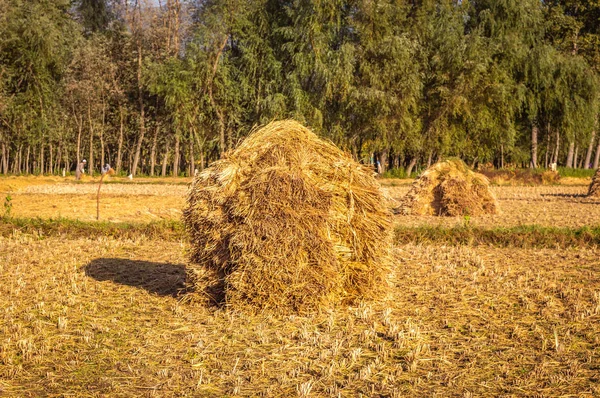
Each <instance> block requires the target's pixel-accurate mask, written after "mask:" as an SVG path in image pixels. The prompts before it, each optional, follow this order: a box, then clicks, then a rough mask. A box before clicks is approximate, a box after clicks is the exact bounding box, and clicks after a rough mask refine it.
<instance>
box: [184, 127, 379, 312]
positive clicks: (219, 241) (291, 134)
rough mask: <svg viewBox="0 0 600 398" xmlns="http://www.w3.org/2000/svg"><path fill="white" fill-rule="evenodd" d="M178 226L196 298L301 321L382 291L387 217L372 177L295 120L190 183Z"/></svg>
mask: <svg viewBox="0 0 600 398" xmlns="http://www.w3.org/2000/svg"><path fill="white" fill-rule="evenodd" d="M184 221H185V225H186V229H187V231H188V232H189V234H190V237H191V248H190V249H191V250H190V254H191V263H190V264H189V265H188V266H187V276H188V285H189V286H190V287H191V288H192V290H194V291H195V292H196V295H195V297H206V298H208V299H209V300H211V301H216V302H220V303H223V302H225V304H227V305H228V306H233V307H235V308H244V309H250V310H263V309H270V310H277V311H279V312H296V311H297V312H304V311H306V310H312V309H316V308H319V307H321V306H329V305H332V304H335V303H336V302H340V301H347V300H353V299H356V298H359V297H369V296H378V295H379V293H381V292H382V289H383V288H384V287H385V286H386V275H387V273H388V254H389V253H388V250H389V246H390V227H391V213H390V212H389V210H388V207H387V203H386V199H385V198H384V196H383V194H382V192H381V190H380V186H379V184H378V183H377V181H376V180H375V178H374V175H373V172H372V170H371V169H369V168H367V167H365V166H363V165H361V164H359V163H357V162H356V161H354V160H353V159H352V157H351V156H350V155H348V154H346V153H344V152H343V151H341V150H340V149H338V148H337V147H336V146H335V145H334V144H332V143H331V142H327V141H324V140H322V139H320V138H318V137H317V136H316V135H315V134H314V133H313V132H311V131H310V130H309V129H307V128H306V127H304V126H302V125H301V124H300V123H297V122H295V121H290V120H288V121H281V122H272V123H270V124H269V125H267V126H265V127H263V128H262V129H259V130H257V131H255V132H253V133H252V134H250V136H248V137H247V138H246V139H245V140H244V142H242V143H241V145H240V146H239V147H237V148H236V149H235V150H233V151H231V152H229V153H227V154H226V155H225V157H224V158H223V159H221V160H219V161H217V162H215V163H214V164H213V165H212V166H211V167H210V168H209V169H207V170H205V171H204V172H202V173H200V174H199V175H198V176H196V177H195V179H194V182H193V184H192V187H191V190H190V193H189V196H188V204H187V207H186V209H185V210H184Z"/></svg>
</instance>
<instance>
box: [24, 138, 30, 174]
mask: <svg viewBox="0 0 600 398" xmlns="http://www.w3.org/2000/svg"><path fill="white" fill-rule="evenodd" d="M30 149H31V147H30V146H29V145H27V155H25V174H29V171H30V168H29V150H30Z"/></svg>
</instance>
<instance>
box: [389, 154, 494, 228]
mask: <svg viewBox="0 0 600 398" xmlns="http://www.w3.org/2000/svg"><path fill="white" fill-rule="evenodd" d="M397 212H399V213H402V214H404V215H411V214H418V215H439V216H463V215H472V216H476V215H481V214H496V213H497V212H498V204H497V202H496V199H495V198H494V195H493V194H492V192H491V191H490V189H489V181H488V180H487V178H486V177H485V176H484V175H482V174H478V173H474V172H473V171H471V170H470V169H469V168H468V167H467V165H465V164H464V162H462V161H461V160H459V159H450V160H445V161H442V162H438V163H436V164H434V165H433V166H431V167H430V168H428V169H427V170H425V171H424V172H423V174H421V176H420V177H419V178H418V179H417V180H416V181H415V182H414V184H413V186H412V188H411V189H410V191H409V192H408V194H407V195H406V197H405V198H404V199H403V200H402V203H401V206H400V208H399V209H397Z"/></svg>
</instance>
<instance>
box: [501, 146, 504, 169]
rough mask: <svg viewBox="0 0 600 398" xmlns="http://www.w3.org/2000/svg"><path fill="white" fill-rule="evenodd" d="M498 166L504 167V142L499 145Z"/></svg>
mask: <svg viewBox="0 0 600 398" xmlns="http://www.w3.org/2000/svg"><path fill="white" fill-rule="evenodd" d="M500 168H501V169H503V168H504V144H502V145H500Z"/></svg>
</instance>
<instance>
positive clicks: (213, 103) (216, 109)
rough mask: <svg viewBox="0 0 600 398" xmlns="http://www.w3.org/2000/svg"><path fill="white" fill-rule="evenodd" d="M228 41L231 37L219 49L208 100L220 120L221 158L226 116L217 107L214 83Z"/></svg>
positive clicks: (226, 36)
mask: <svg viewBox="0 0 600 398" xmlns="http://www.w3.org/2000/svg"><path fill="white" fill-rule="evenodd" d="M228 39H229V36H228V35H225V38H224V39H223V42H222V43H221V45H220V46H219V48H218V49H217V54H216V56H215V61H214V63H213V69H212V75H211V76H210V77H209V81H208V84H207V86H208V98H209V100H210V104H211V106H212V107H213V109H214V110H215V113H216V114H217V119H218V120H219V145H220V146H221V147H220V148H219V149H220V151H221V157H223V154H224V153H225V116H224V115H223V112H222V111H221V110H220V109H219V107H218V106H217V103H216V101H215V99H214V96H213V81H214V78H215V75H216V74H217V69H218V67H219V60H220V59H221V54H222V53H223V50H225V46H226V45H227V40H228Z"/></svg>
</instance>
